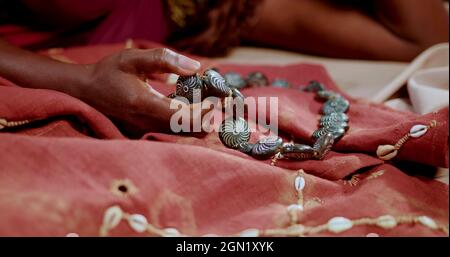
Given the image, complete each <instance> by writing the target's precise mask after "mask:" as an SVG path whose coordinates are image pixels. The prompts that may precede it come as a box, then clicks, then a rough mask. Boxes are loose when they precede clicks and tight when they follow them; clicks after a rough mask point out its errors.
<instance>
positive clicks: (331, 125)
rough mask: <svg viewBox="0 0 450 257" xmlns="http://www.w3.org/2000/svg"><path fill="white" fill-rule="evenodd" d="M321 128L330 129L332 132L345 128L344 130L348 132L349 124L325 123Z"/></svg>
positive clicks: (322, 123) (321, 124)
mask: <svg viewBox="0 0 450 257" xmlns="http://www.w3.org/2000/svg"><path fill="white" fill-rule="evenodd" d="M320 126H322V127H325V128H328V129H329V130H330V131H335V130H337V129H339V128H343V129H344V130H348V128H349V127H348V123H347V122H332V121H324V122H321V123H320Z"/></svg>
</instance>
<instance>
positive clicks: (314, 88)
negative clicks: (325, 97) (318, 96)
mask: <svg viewBox="0 0 450 257" xmlns="http://www.w3.org/2000/svg"><path fill="white" fill-rule="evenodd" d="M322 90H325V86H324V85H323V84H322V83H320V82H317V81H315V80H312V81H310V82H309V84H308V85H307V86H306V87H304V88H303V91H306V92H318V91H322Z"/></svg>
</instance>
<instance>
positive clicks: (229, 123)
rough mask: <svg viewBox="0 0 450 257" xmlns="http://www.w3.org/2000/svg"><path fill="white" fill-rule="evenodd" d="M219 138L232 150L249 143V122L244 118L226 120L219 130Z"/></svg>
mask: <svg viewBox="0 0 450 257" xmlns="http://www.w3.org/2000/svg"><path fill="white" fill-rule="evenodd" d="M219 138H220V140H221V141H222V143H223V144H224V145H226V146H227V147H230V148H237V147H238V146H239V144H242V143H247V142H248V140H249V139H250V130H249V128H248V123H247V121H245V120H244V119H243V118H237V119H236V120H234V119H226V120H224V121H223V122H222V125H221V126H220V128H219Z"/></svg>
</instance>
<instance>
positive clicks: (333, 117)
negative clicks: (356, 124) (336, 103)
mask: <svg viewBox="0 0 450 257" xmlns="http://www.w3.org/2000/svg"><path fill="white" fill-rule="evenodd" d="M322 122H348V116H347V114H345V113H340V112H336V113H330V114H328V115H324V116H322V117H321V118H320V123H322Z"/></svg>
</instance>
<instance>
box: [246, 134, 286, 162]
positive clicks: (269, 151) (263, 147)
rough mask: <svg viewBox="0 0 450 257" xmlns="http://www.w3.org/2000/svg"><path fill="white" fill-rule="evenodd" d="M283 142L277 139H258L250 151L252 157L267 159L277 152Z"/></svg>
mask: <svg viewBox="0 0 450 257" xmlns="http://www.w3.org/2000/svg"><path fill="white" fill-rule="evenodd" d="M281 144H283V140H282V139H281V138H279V137H265V138H263V139H260V140H259V141H258V142H257V143H256V144H255V146H253V149H252V156H253V157H255V158H257V159H267V158H270V157H271V156H273V155H275V154H276V153H277V152H279V148H280V146H281Z"/></svg>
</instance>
